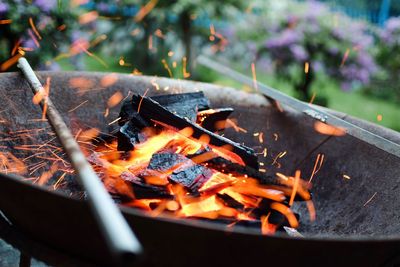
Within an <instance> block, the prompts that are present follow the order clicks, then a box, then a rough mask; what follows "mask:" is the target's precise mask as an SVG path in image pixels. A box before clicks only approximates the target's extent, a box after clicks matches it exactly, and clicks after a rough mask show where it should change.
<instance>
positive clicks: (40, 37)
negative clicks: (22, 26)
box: [29, 17, 42, 40]
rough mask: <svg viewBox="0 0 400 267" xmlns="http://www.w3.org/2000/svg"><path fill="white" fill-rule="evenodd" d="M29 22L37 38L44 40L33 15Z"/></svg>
mask: <svg viewBox="0 0 400 267" xmlns="http://www.w3.org/2000/svg"><path fill="white" fill-rule="evenodd" d="M29 24H30V25H31V28H32V30H33V32H34V33H35V35H36V36H37V38H39V40H42V36H40V33H39V31H38V30H37V29H36V26H35V24H34V23H33V19H32V17H30V18H29Z"/></svg>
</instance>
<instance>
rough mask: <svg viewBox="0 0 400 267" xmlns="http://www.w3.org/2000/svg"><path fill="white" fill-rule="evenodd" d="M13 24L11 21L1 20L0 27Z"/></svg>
mask: <svg viewBox="0 0 400 267" xmlns="http://www.w3.org/2000/svg"><path fill="white" fill-rule="evenodd" d="M11 23H12V20H11V19H1V20H0V25H4V24H11Z"/></svg>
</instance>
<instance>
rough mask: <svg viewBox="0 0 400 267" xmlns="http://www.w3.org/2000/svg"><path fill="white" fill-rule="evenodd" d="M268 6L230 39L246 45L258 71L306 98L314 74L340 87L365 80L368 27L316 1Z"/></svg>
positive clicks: (370, 62) (369, 71)
mask: <svg viewBox="0 0 400 267" xmlns="http://www.w3.org/2000/svg"><path fill="white" fill-rule="evenodd" d="M268 5H269V6H270V8H269V10H268V11H266V12H267V14H262V16H260V15H258V14H256V15H253V16H251V17H250V19H249V21H248V22H250V23H249V24H245V26H244V27H242V29H240V25H239V30H238V31H236V34H235V38H236V40H232V41H231V43H235V42H239V43H242V44H243V43H245V44H246V46H247V50H248V51H250V53H251V54H252V56H250V57H249V56H248V58H252V60H255V61H257V63H258V66H259V67H258V69H259V70H260V68H265V69H266V70H269V71H274V73H276V74H277V75H278V76H279V77H283V78H284V79H288V80H290V81H291V82H292V83H293V85H294V87H295V89H296V90H297V91H298V92H299V97H300V98H302V99H305V100H308V99H309V98H310V86H311V84H312V82H313V81H314V79H315V73H324V74H326V75H328V76H330V77H333V78H335V79H336V80H338V81H339V82H340V83H341V86H342V88H343V89H345V90H349V89H352V88H357V87H360V86H361V85H367V84H369V82H370V79H371V76H372V75H373V74H374V73H375V72H376V71H377V66H376V63H375V60H374V58H373V57H372V55H371V54H370V51H369V50H370V48H371V47H372V45H373V37H372V36H371V35H370V34H368V32H367V31H368V28H367V25H365V24H364V23H361V22H356V21H353V20H351V19H350V18H348V17H346V16H344V15H342V14H337V13H332V12H331V11H330V10H329V9H328V8H327V7H326V6H325V5H324V4H322V3H319V2H315V1H310V2H307V3H293V2H289V4H287V5H282V4H280V5H279V6H278V7H277V8H275V9H274V8H271V6H272V7H273V6H274V5H273V3H272V1H269V3H268ZM250 25H251V26H250ZM249 29H251V32H249ZM305 66H307V67H305ZM304 72H307V74H304Z"/></svg>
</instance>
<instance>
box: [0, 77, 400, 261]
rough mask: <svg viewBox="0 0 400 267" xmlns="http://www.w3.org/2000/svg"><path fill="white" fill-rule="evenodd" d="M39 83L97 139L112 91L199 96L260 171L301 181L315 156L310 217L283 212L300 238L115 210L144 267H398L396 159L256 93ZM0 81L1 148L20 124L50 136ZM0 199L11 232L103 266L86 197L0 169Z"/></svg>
mask: <svg viewBox="0 0 400 267" xmlns="http://www.w3.org/2000/svg"><path fill="white" fill-rule="evenodd" d="M40 76H41V78H42V79H43V80H45V79H46V78H47V77H50V80H51V91H50V96H51V98H52V100H53V102H54V103H55V105H56V106H57V108H58V109H59V110H60V112H61V113H62V114H63V115H64V119H65V120H66V121H67V123H68V124H69V126H70V127H71V129H78V128H79V127H80V128H84V129H90V128H97V129H99V130H100V131H102V132H105V133H108V132H110V131H113V130H115V129H116V127H117V123H116V122H115V119H116V118H117V117H118V113H119V110H120V105H116V106H113V105H112V103H110V99H112V96H115V94H116V93H117V92H120V93H121V95H122V96H127V95H128V92H129V91H131V95H132V93H138V94H142V95H143V94H144V93H145V92H146V91H148V92H147V94H148V95H157V94H158V95H159V94H166V93H170V92H171V93H172V92H174V93H176V92H193V91H198V90H201V91H203V92H204V93H205V95H206V96H207V97H208V98H209V99H210V100H211V104H212V106H213V107H215V108H218V107H227V106H229V107H233V108H234V110H235V112H234V113H233V114H232V115H231V118H232V119H235V120H237V122H238V125H239V127H240V128H241V129H244V131H235V128H234V127H232V128H229V129H227V130H226V131H225V135H224V136H226V137H229V138H231V139H232V140H236V141H240V142H244V143H245V144H246V145H247V146H250V147H253V148H254V149H255V150H257V151H258V152H259V153H260V156H259V160H260V162H262V163H263V164H264V166H266V168H267V169H268V170H269V171H271V172H273V173H276V172H285V173H291V174H293V173H294V172H295V171H296V170H301V171H302V176H303V178H304V177H306V178H310V176H311V175H312V173H313V170H314V167H315V161H316V159H317V158H319V159H321V157H322V155H323V157H324V162H323V165H322V167H321V168H320V169H319V171H318V173H317V174H315V175H314V177H313V180H312V183H313V200H314V204H315V208H316V215H317V219H316V220H315V221H314V222H311V221H310V220H309V219H308V212H307V208H306V206H305V205H303V204H299V205H295V206H294V207H293V209H294V210H295V211H296V212H298V213H299V214H300V216H301V218H302V221H301V224H300V227H299V229H298V230H299V232H300V233H302V234H303V235H304V237H288V236H287V235H284V234H281V233H277V234H276V235H274V236H265V235H261V234H260V233H259V231H257V230H255V229H252V228H249V227H244V226H235V227H234V228H226V227H225V226H224V225H218V224H215V223H209V222H204V221H195V220H182V219H176V218H164V217H163V218H158V217H157V218H155V217H152V216H150V215H148V214H144V213H143V212H141V211H138V210H134V209H130V208H125V207H122V210H123V213H124V215H125V218H126V219H127V221H128V223H129V224H130V225H131V226H132V227H133V229H134V230H135V233H136V234H137V235H138V238H139V239H140V241H141V242H142V244H143V246H144V250H145V253H146V255H145V259H144V264H147V265H149V264H150V265H157V266H160V265H161V266H162V265H164V266H171V265H179V266H187V265H191V266H193V265H194V266H204V265H207V266H218V265H219V266H221V265H222V266H226V265H233V266H236V265H243V264H245V265H250V264H257V263H259V262H263V261H265V263H266V264H267V263H268V264H280V265H284V266H285V265H289V264H297V265H300V264H302V265H309V266H310V265H325V266H326V265H332V266H338V265H341V266H344V265H351V266H359V265H367V266H381V265H385V264H387V266H391V265H390V264H395V263H398V260H399V259H398V258H396V256H397V254H398V253H399V252H400V246H399V245H400V236H399V235H398V232H399V230H400V229H399V228H400V226H399V225H398V220H399V217H400V213H399V212H398V210H399V208H400V201H398V199H397V195H398V193H400V192H399V190H400V189H399V187H398V182H397V181H396V180H397V177H400V171H399V170H398V168H397V166H398V164H399V161H400V160H399V159H398V158H397V157H395V156H393V155H390V154H388V153H386V152H383V151H381V150H379V149H377V148H375V147H372V146H371V145H367V144H365V143H363V142H361V141H359V140H357V139H355V138H353V137H351V136H330V135H324V134H321V133H318V132H316V131H315V129H314V127H315V125H314V123H315V122H314V121H313V120H312V119H310V118H307V117H305V116H304V115H302V114H299V113H297V112H294V111H291V110H290V109H288V108H285V107H284V112H280V111H278V110H276V109H275V108H274V107H272V106H270V105H269V104H268V101H267V100H265V99H264V98H263V97H261V96H258V95H250V94H246V93H243V92H240V91H236V90H234V89H230V88H222V87H219V86H215V85H210V84H203V83H194V82H188V81H179V80H171V79H165V78H154V77H145V76H128V75H115V74H98V73H95V74H93V73H73V72H72V73H46V72H42V73H40ZM1 78H2V79H1V84H0V94H1V97H2V99H3V103H4V104H3V108H2V110H3V111H2V112H1V113H0V118H1V123H0V127H1V129H2V131H1V132H2V138H3V140H4V141H3V143H2V144H1V145H2V146H4V150H5V151H7V149H8V150H9V149H10V148H13V147H14V146H15V144H13V143H12V142H11V141H7V140H11V139H12V136H13V135H17V134H20V133H21V131H26V130H27V129H29V130H31V131H36V133H37V136H38V137H39V142H42V144H43V145H44V144H46V143H47V142H49V140H51V139H52V138H54V134H53V133H52V131H51V129H50V128H49V127H48V124H47V122H45V121H41V120H40V119H41V110H40V108H39V107H38V106H35V105H33V104H32V95H31V92H30V91H29V90H28V89H27V84H26V83H25V82H24V80H23V79H22V78H21V76H20V75H19V74H2V75H1ZM147 89H148V90H147ZM111 102H112V101H111ZM110 104H111V105H110ZM330 112H333V113H335V114H336V115H337V116H340V117H343V118H345V119H346V120H348V121H351V122H353V123H355V124H356V125H359V126H362V127H363V128H367V129H368V130H370V131H371V132H374V133H376V134H379V135H382V136H384V137H386V138H387V139H389V140H392V141H394V142H396V143H400V136H399V135H398V134H397V133H395V132H393V131H390V130H388V129H384V128H381V127H379V126H376V125H372V124H370V123H367V122H364V121H360V120H357V119H354V118H350V117H348V116H346V115H345V114H339V113H336V112H334V111H330ZM78 126H79V127H78ZM35 129H36V130H35ZM27 133H28V132H27ZM261 133H262V136H263V137H262V139H263V140H262V141H263V142H261V140H260V134H261ZM7 138H9V139H7ZM27 138H29V136H28V135H27ZM265 148H267V152H266V151H265ZM14 149H16V148H14ZM10 152H15V151H10ZM264 152H265V153H267V155H266V156H265V157H264V154H265V153H264ZM319 161H320V160H319ZM317 167H318V166H317ZM314 172H315V171H314ZM25 178H28V177H25ZM0 199H1V201H0V210H1V211H2V212H3V213H4V214H5V215H6V216H7V218H8V219H9V220H10V221H11V222H12V224H13V227H16V228H18V229H19V230H20V231H22V232H23V233H24V234H26V235H27V236H29V237H31V238H33V239H35V240H38V241H40V242H43V243H44V244H47V245H50V246H52V247H54V248H56V249H57V250H59V251H62V252H65V253H67V254H68V255H73V256H75V257H78V258H80V259H83V260H87V261H89V262H93V263H96V264H104V265H106V264H107V263H109V258H110V257H109V255H108V252H107V249H106V247H105V245H104V242H103V240H102V238H101V235H100V232H99V231H100V230H99V229H98V228H97V226H96V224H95V222H94V219H93V218H92V217H91V214H90V212H89V207H88V205H87V203H86V202H84V201H82V200H79V199H76V198H74V197H70V196H68V195H67V194H65V193H60V192H57V191H54V190H53V188H48V189H46V188H44V187H39V186H37V185H32V184H30V183H28V182H26V181H22V179H21V178H19V177H16V176H12V175H6V174H3V175H1V179H0Z"/></svg>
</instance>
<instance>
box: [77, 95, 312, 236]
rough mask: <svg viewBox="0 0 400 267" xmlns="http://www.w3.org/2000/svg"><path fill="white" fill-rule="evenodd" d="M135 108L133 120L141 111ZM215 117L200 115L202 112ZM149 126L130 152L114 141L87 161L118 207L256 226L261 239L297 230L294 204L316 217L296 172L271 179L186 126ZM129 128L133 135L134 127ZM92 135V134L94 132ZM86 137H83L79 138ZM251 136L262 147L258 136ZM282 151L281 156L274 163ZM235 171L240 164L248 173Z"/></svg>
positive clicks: (141, 133)
mask: <svg viewBox="0 0 400 267" xmlns="http://www.w3.org/2000/svg"><path fill="white" fill-rule="evenodd" d="M111 99H112V98H111ZM143 99H144V97H142V98H141V99H140V102H139V107H140V104H142V100H143ZM136 111H137V113H135V114H137V115H135V116H143V112H145V111H142V110H140V111H138V110H136ZM139 112H140V113H139ZM215 113H216V112H215V110H205V111H200V113H199V114H203V115H204V114H208V115H210V114H215ZM120 118H121V117H119V119H120ZM144 118H145V117H143V118H142V119H144ZM199 118H200V119H201V118H202V117H201V116H198V119H199ZM138 119H139V117H136V119H135V120H138ZM152 121H153V123H151V122H150V123H149V124H148V125H149V126H146V127H144V128H143V129H142V130H140V131H139V132H137V133H136V135H135V136H137V138H138V140H140V141H135V143H134V146H133V149H131V150H129V151H126V152H122V151H119V150H118V146H119V145H120V144H118V141H117V140H115V139H114V140H112V141H109V142H107V143H103V144H100V145H98V146H96V147H95V148H94V153H91V155H90V157H89V160H90V162H91V163H92V165H93V167H94V168H95V170H96V172H97V173H98V174H99V175H100V177H101V178H102V179H103V182H104V184H105V186H106V188H107V189H108V190H109V191H110V192H111V193H112V194H113V195H114V196H116V197H117V198H118V199H119V201H120V202H121V203H122V204H124V205H128V206H131V207H136V208H139V209H143V210H147V211H150V212H151V215H153V216H159V215H162V214H171V215H174V216H176V217H185V218H202V219H207V220H225V221H227V222H229V223H230V225H232V224H231V223H235V222H239V221H254V222H259V225H260V228H261V232H262V233H264V234H273V233H274V232H275V231H276V230H278V229H282V227H283V226H290V227H297V226H298V224H299V222H298V218H297V217H296V216H297V215H295V214H294V213H293V211H292V210H291V209H290V206H292V205H293V203H294V202H295V201H296V200H300V199H302V200H306V201H307V207H308V208H309V210H310V217H311V218H315V210H314V206H313V205H312V202H311V200H310V199H311V196H310V193H309V192H308V186H309V184H308V183H306V182H305V181H303V180H301V178H300V172H299V171H297V172H296V175H295V176H294V177H291V176H285V175H282V174H277V176H276V177H275V178H272V177H271V178H268V176H267V174H266V172H267V169H265V168H260V169H258V170H255V169H252V168H250V167H248V166H243V165H244V163H243V160H242V159H241V158H240V157H239V156H238V155H237V154H235V153H234V152H232V151H231V150H226V149H223V148H222V147H217V146H212V145H210V144H209V142H210V137H209V136H207V135H204V134H203V135H201V136H200V137H197V138H195V137H194V136H193V133H194V130H193V129H192V128H190V127H186V128H183V129H181V130H178V129H176V128H175V127H174V125H166V124H165V123H161V122H157V121H154V120H152ZM132 122H133V121H131V122H126V123H132ZM154 122H155V123H156V124H155V126H154ZM226 125H227V127H229V124H228V123H226ZM130 127H131V128H130V131H133V130H134V128H132V127H134V126H130ZM235 127H238V126H235ZM91 131H93V130H89V133H88V134H87V135H88V136H89V137H93V134H95V132H91ZM83 134H85V135H86V132H85V133H81V134H80V135H79V137H78V139H81V138H82V136H83ZM255 135H256V136H257V137H258V138H259V141H260V143H262V142H264V141H263V133H261V132H260V133H256V134H255ZM131 138H133V136H132V137H131ZM85 140H87V139H85ZM285 154H286V151H284V152H281V153H279V154H278V155H277V156H276V160H278V159H279V158H282V157H284V156H285ZM222 162H224V163H222ZM238 163H239V164H238ZM232 164H234V165H232ZM235 164H236V165H235ZM240 164H243V165H240ZM262 165H264V164H262ZM232 166H242V167H241V168H242V169H243V168H245V169H243V170H245V171H243V170H242V171H240V169H238V170H236V169H235V167H232ZM236 168H237V167H236ZM227 170H229V171H227ZM253 176H254V177H253Z"/></svg>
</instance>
